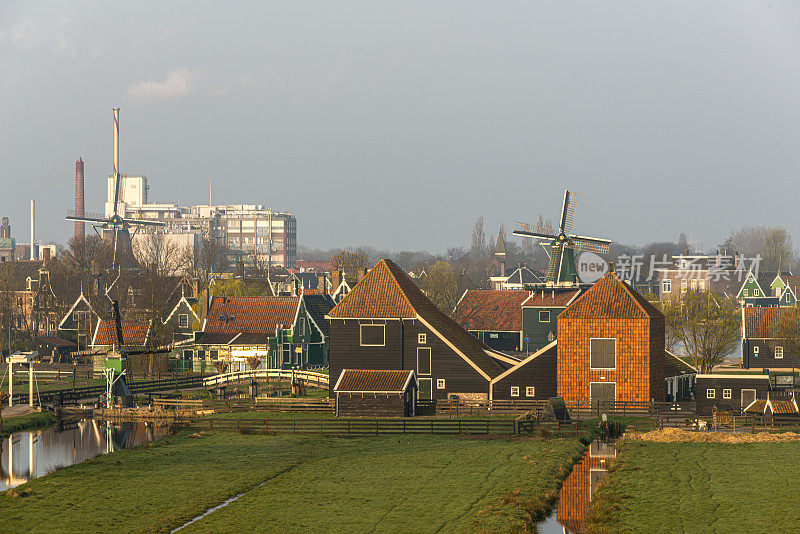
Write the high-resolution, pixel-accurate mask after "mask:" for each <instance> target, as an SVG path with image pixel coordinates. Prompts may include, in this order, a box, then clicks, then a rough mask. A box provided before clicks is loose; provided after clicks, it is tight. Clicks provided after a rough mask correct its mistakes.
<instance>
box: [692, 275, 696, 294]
mask: <svg viewBox="0 0 800 534" xmlns="http://www.w3.org/2000/svg"><path fill="white" fill-rule="evenodd" d="M692 291H697V280H696V279H694V278H692Z"/></svg>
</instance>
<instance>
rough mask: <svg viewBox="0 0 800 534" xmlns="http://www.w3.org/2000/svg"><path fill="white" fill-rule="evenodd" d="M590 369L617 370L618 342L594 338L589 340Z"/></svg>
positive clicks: (610, 339) (612, 339)
mask: <svg viewBox="0 0 800 534" xmlns="http://www.w3.org/2000/svg"><path fill="white" fill-rule="evenodd" d="M589 352H590V356H589V360H590V361H589V367H591V368H592V369H615V368H616V367H617V340H616V339H614V338H593V339H590V340H589Z"/></svg>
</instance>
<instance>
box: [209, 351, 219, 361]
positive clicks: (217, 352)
mask: <svg viewBox="0 0 800 534" xmlns="http://www.w3.org/2000/svg"><path fill="white" fill-rule="evenodd" d="M210 354H211V359H212V360H216V359H218V358H219V351H218V350H212V351H211V352H210Z"/></svg>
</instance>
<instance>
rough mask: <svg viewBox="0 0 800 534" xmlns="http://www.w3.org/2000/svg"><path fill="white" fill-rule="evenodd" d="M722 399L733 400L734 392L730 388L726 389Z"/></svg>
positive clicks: (723, 391)
mask: <svg viewBox="0 0 800 534" xmlns="http://www.w3.org/2000/svg"><path fill="white" fill-rule="evenodd" d="M722 398H723V399H731V398H733V390H731V389H730V388H725V389H723V390H722Z"/></svg>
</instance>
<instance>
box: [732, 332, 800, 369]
mask: <svg viewBox="0 0 800 534" xmlns="http://www.w3.org/2000/svg"><path fill="white" fill-rule="evenodd" d="M755 347H758V357H756V356H754V350H755ZM797 357H798V355H797V354H795V353H793V352H792V351H790V350H789V347H784V348H783V358H775V349H774V348H773V347H772V345H771V344H770V340H768V339H745V340H744V341H743V342H742V368H744V369H785V368H791V367H797V366H798V365H797V364H798V358H797Z"/></svg>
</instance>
